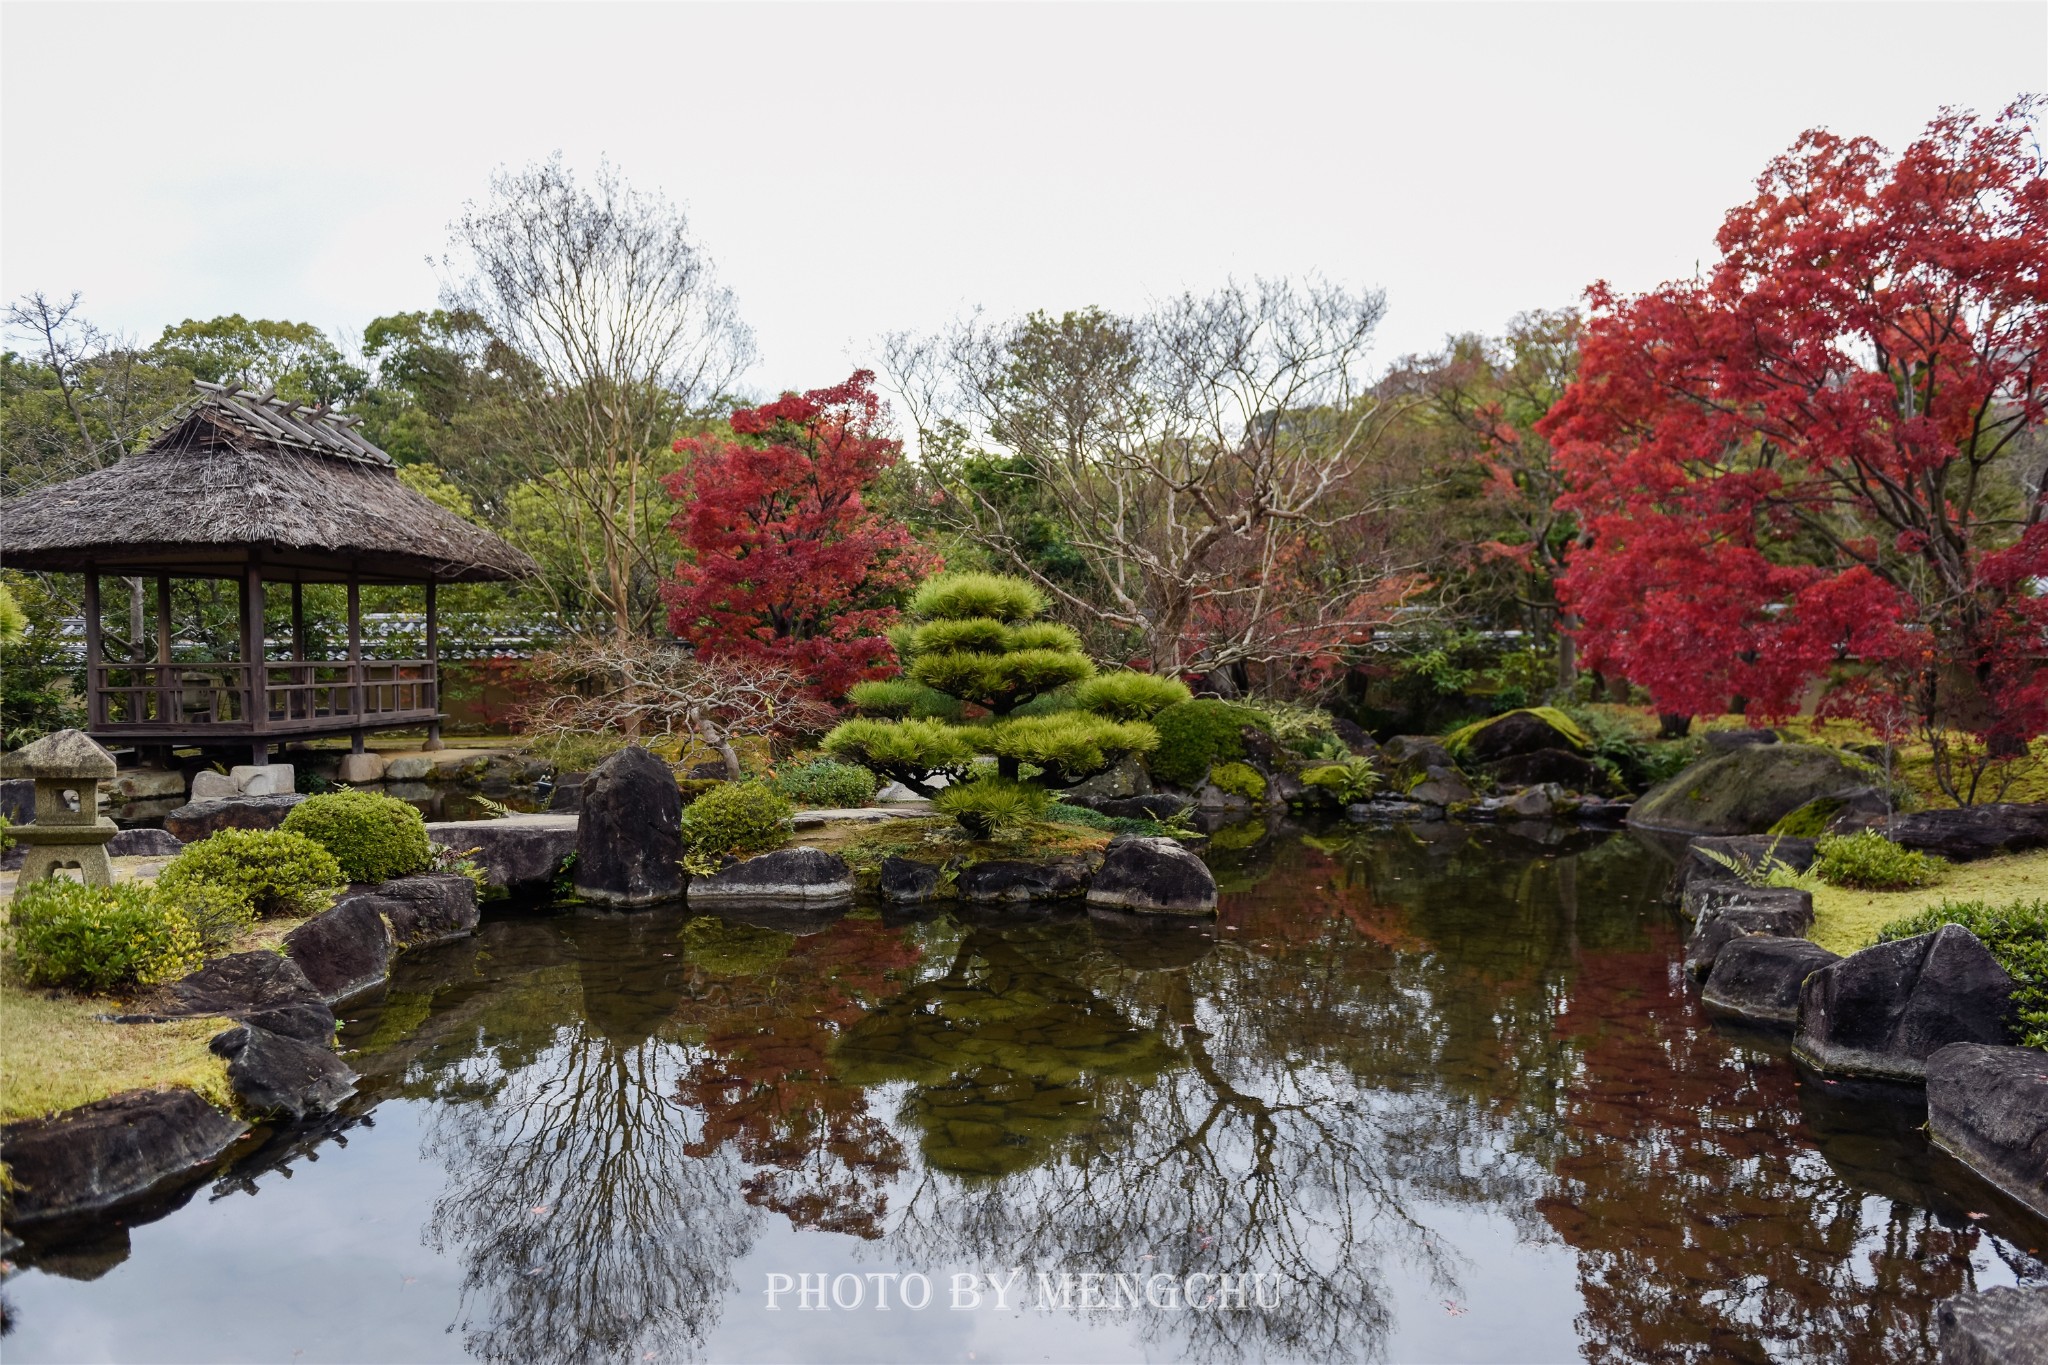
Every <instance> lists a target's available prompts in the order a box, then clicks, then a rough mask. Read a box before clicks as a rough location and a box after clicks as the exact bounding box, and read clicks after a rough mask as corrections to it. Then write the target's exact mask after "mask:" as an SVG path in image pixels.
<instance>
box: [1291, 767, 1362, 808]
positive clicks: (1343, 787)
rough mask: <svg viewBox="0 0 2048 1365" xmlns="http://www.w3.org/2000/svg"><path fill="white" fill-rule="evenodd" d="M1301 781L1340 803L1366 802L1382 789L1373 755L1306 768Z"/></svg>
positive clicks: (1341, 804)
mask: <svg viewBox="0 0 2048 1365" xmlns="http://www.w3.org/2000/svg"><path fill="white" fill-rule="evenodd" d="M1301 780H1302V784H1303V785H1304V786H1309V787H1314V788H1316V789H1317V790H1319V791H1323V792H1327V793H1328V794H1329V796H1330V799H1331V800H1333V801H1335V802H1336V803H1337V804H1338V805H1340V806H1348V805H1350V804H1351V803H1352V802H1354V801H1363V800H1365V799H1366V798H1367V797H1368V796H1371V795H1372V794H1373V793H1374V792H1376V791H1378V790H1379V789H1380V774H1379V769H1377V768H1375V767H1373V766H1372V760H1371V759H1369V758H1347V759H1345V760H1344V761H1343V762H1341V763H1325V764H1322V765H1321V766H1319V767H1314V768H1305V769H1303V770H1302V774H1301Z"/></svg>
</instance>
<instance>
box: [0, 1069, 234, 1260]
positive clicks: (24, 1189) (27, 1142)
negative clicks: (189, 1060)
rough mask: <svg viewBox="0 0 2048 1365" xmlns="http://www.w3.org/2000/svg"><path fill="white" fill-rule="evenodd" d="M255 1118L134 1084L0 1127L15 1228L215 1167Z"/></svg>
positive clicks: (94, 1209)
mask: <svg viewBox="0 0 2048 1365" xmlns="http://www.w3.org/2000/svg"><path fill="white" fill-rule="evenodd" d="M248 1131H249V1125H248V1124H246V1123H243V1122H241V1121H240V1120H239V1119H234V1118H230V1117H229V1116H228V1115H226V1114H223V1113H221V1112H220V1110H218V1109H215V1108H214V1107H213V1106H212V1105H210V1104H208V1103H207V1102H206V1101H205V1100H202V1099H200V1098H199V1096H197V1095H195V1094H193V1093H192V1092H191V1091H190V1090H155V1091H130V1092H129V1093H127V1094H125V1095H115V1096H113V1097H112V1098H111V1099H104V1100H96V1101H94V1102H93V1103H91V1104H86V1105H81V1106H79V1107H78V1108H76V1109H67V1110H65V1111H64V1112H63V1113H61V1114H57V1115H54V1116H53V1117H50V1118H44V1119H27V1120H24V1121H22V1122H20V1123H10V1124H8V1125H6V1126H5V1127H4V1128H0V1161H5V1162H6V1163H7V1172H8V1179H9V1182H10V1183H11V1184H12V1186H13V1192H12V1195H11V1197H10V1200H9V1206H8V1210H7V1221H8V1223H9V1225H10V1226H13V1227H26V1226H28V1225H30V1224H32V1223H42V1222H47V1221H49V1220H51V1219H55V1218H64V1217H68V1216H72V1215H76V1214H83V1213H98V1212H102V1211H104V1210H107V1209H111V1208H114V1207H116V1206H117V1205H120V1204H125V1203H128V1202H129V1201H131V1200H135V1199H139V1198H141V1197H142V1196H144V1195H147V1194H150V1193H152V1192H153V1191H156V1190H158V1189H160V1188H162V1187H164V1186H166V1185H170V1184H173V1183H175V1182H177V1181H178V1180H180V1179H181V1178H184V1177H188V1176H190V1175H191V1174H192V1173H193V1172H195V1171H199V1170H202V1169H204V1168H205V1167H208V1166H211V1165H212V1164H213V1163H214V1162H215V1161H217V1160H219V1159H220V1156H221V1154H222V1153H223V1152H225V1151H227V1149H228V1148H229V1147H230V1146H231V1145H233V1143H234V1142H235V1140H236V1139H237V1138H239V1137H241V1136H242V1134H244V1133H246V1132H248Z"/></svg>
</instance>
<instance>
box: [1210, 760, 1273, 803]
mask: <svg viewBox="0 0 2048 1365" xmlns="http://www.w3.org/2000/svg"><path fill="white" fill-rule="evenodd" d="M1209 781H1210V782H1212V783H1214V784H1215V786H1216V787H1217V789H1218V790H1221V791H1226V792H1229V793H1230V794H1231V795H1232V796H1242V797H1244V798H1245V799H1246V800H1247V801H1252V802H1259V801H1263V800H1265V799H1266V779H1265V778H1263V777H1261V776H1260V775H1259V770H1258V769H1257V768H1254V767H1252V765H1251V764H1249V763H1218V764H1217V765H1216V766H1215V767H1213V768H1211V769H1209Z"/></svg>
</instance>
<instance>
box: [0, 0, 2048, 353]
mask: <svg viewBox="0 0 2048 1365" xmlns="http://www.w3.org/2000/svg"><path fill="white" fill-rule="evenodd" d="M0 40H4V50H0V81H4V84H0V118H4V123H0V191H4V198H0V293H4V294H5V295H6V296H7V297H14V296H16V295H19V294H20V293H22V292H24V291H27V290H31V289H42V290H46V291H51V292H57V293H68V292H69V291H71V290H73V289H77V290H80V291H83V293H84V295H85V311H86V312H87V314H88V315H89V316H91V317H92V318H93V319H95V320H96V321H98V322H99V323H101V325H103V326H110V327H114V328H117V329H120V330H123V331H126V332H129V333H131V334H133V335H135V336H137V337H139V338H141V339H143V340H149V339H153V338H154V337H155V335H156V334H157V332H158V331H159V330H160V329H161V328H162V327H163V326H164V325H165V324H167V323H171V322H175V321H178V320H180V319H182V318H186V317H201V318H204V317H212V316H215V315H217V314H222V313H232V312H239V313H243V314H245V315H248V316H251V317H257V316H261V317H272V318H291V319H296V320H305V321H312V322H316V323H319V324H320V325H322V326H323V327H326V328H328V329H329V330H331V331H335V332H338V333H347V334H352V335H355V336H359V335H360V332H361V328H362V326H363V324H364V323H366V322H367V321H369V320H370V319H371V318H373V317H375V316H377V315H379V314H382V313H390V312H397V311H401V310H406V309H413V308H423V307H430V306H432V304H433V303H434V302H435V298H436V294H437V290H438V286H439V280H438V276H437V273H436V271H435V269H434V268H433V267H432V266H430V265H429V263H428V259H427V258H428V257H429V256H430V255H438V254H439V253H440V252H441V251H443V250H444V249H445V245H446V239H447V230H446V229H447V223H448V221H449V220H450V219H451V218H452V217H453V216H454V215H455V214H456V212H457V211H458V209H459V208H460V206H461V204H462V202H463V201H464V200H465V199H468V198H471V197H475V196H478V195H480V194H482V192H483V191H484V189H485V183H486V178H487V177H488V175H489V173H490V171H491V170H492V168H494V167H496V166H498V165H500V164H504V163H512V164H518V163H523V162H526V161H529V160H533V159H537V158H541V157H544V156H546V155H547V154H548V153H549V152H551V151H553V150H555V149H557V148H559V149H560V150H561V151H562V152H563V153H564V154H565V156H566V157H567V158H568V160H569V162H570V163H571V164H572V165H573V166H576V167H579V168H587V167H590V166H593V165H595V163H596V161H597V159H598V158H599V157H600V156H601V155H609V156H610V157H611V158H612V159H613V161H615V162H616V163H617V164H618V165H619V166H620V168H621V169H622V170H624V171H625V173H626V174H627V176H628V178H629V179H631V180H632V181H633V182H634V183H635V184H639V185H649V186H658V187H660V188H661V189H663V190H665V191H666V192H667V193H668V194H669V195H671V196H672V197H673V198H675V199H676V200H678V201H679V202H681V203H682V204H684V205H685V206H686V207H687V208H688V210H689V212H690V215H691V218H692V221H693V224H694V225H695V227H696V229H697V231H698V233H699V234H700V235H701V237H702V239H703V240H704V242H705V243H706V244H707V245H708V246H709V248H710V249H711V251H712V253H713V255H714V256H715V257H716V259H717V261H718V263H719V265H720V268H721V271H722V273H723V275H724V277H725V278H726V280H727V281H728V282H729V283H730V284H731V285H732V286H733V287H734V289H735V290H736V291H737V293H738V295H739V300H740V305H741V307H742V309H743V311H744V313H745V315H746V317H747V319H748V320H749V321H750V322H751V323H752V324H753V326H754V327H755V329H756V331H757V333H758V336H759V341H760V348H761V352H762V363H761V365H760V366H759V367H758V368H757V369H756V370H755V372H754V373H753V375H752V376H751V380H752V386H753V387H754V388H755V389H756V390H757V391H762V392H769V391H774V390H779V389H783V388H809V387H814V386H818V385H823V384H827V383H831V382H834V381H836V380H837V379H840V378H843V377H844V376H845V374H846V373H847V371H848V370H850V369H851V368H852V366H853V364H854V362H855V361H857V360H860V359H862V358H863V346H862V343H863V342H864V341H865V340H866V339H868V338H871V337H873V336H875V335H877V334H878V333H880V332H882V331H884V330H887V329H890V328H897V327H910V328H921V329H922V328H934V327H937V326H939V325H941V324H943V323H944V322H945V321H946V320H947V319H948V318H950V317H951V316H953V315H954V314H955V313H957V312H959V311H961V310H963V309H965V308H967V307H970V306H972V305H975V304H982V305H986V306H987V307H989V308H991V309H993V310H995V311H997V312H999V313H1008V312H1012V311H1021V310H1024V309H1029V308H1035V307H1043V308H1050V309H1061V308H1069V307H1077V306H1082V305H1086V304H1090V303H1099V304H1102V305H1104V306H1107V307H1112V308H1117V307H1137V306H1141V305H1142V304H1143V303H1144V302H1145V301H1146V300H1147V299H1148V298H1151V297H1155V296H1158V295H1160V294H1163V293H1168V292H1172V291H1177V290H1180V289H1183V288H1194V289H1202V288H1205V287H1207V286H1210V285H1212V284H1215V283H1217V282H1219V281H1221V280H1222V279H1223V278H1225V277H1226V276H1228V275H1230V274H1233V273H1235V274H1237V275H1240V276H1248V275H1252V274H1260V273H1263V274H1282V273H1300V272H1308V271H1320V272H1322V273H1323V274H1325V275H1327V276H1330V277H1332V278H1334V279H1338V280H1342V281H1345V282H1348V283H1354V284H1368V285H1378V286H1381V287H1383V288H1384V289H1385V290H1386V291H1387V296H1388V302H1389V309H1390V311H1389V315H1388V318H1387V322H1386V324H1385V326H1384V328H1383V331H1382V341H1381V345H1380V353H1381V354H1382V356H1383V357H1386V358H1391V357H1392V356H1394V355H1395V354H1398V353H1400V352H1403V351H1410V350H1419V349H1426V348H1429V347H1431V346H1434V345H1435V344H1437V343H1438V342H1439V341H1440V339H1441V338H1442V337H1443V335H1444V334H1445V333H1447V332H1453V331H1463V330H1472V329H1487V330H1497V329H1498V328H1499V327H1500V326H1501V325H1502V324H1503V323H1504V322H1505V321H1506V320H1507V319H1508V317H1510V316H1511V315H1512V314H1514V313H1515V312H1517V311H1519V310H1521V309H1525V308H1532V307H1543V306H1556V305H1561V304H1568V303H1571V302H1573V301H1574V300H1575V299H1576V298H1577V297H1578V295H1579V293H1580V291H1581V290H1582V289H1583V288H1584V287H1585V286H1586V284H1587V283H1588V282H1590V281H1592V280H1594V279H1596V278H1602V277H1604V278H1607V279H1610V280H1613V281H1614V282H1615V283H1617V284H1618V285H1621V286H1623V287H1625V288H1644V287H1648V286H1650V285H1653V284H1655V283H1657V282H1659V281H1661V280H1664V279H1667V278H1672V277H1675V276H1681V275H1687V274H1690V273H1691V272H1692V269H1693V267H1694V263H1695V262H1696V261H1698V260H1700V259H1702V258H1704V257H1706V256H1708V255H1709V254H1710V252H1711V246H1712V236H1713V232H1714V229H1715V227H1716V226H1717V224H1718V222H1719V220H1720V216H1721V214H1722V212H1723V211H1725V210H1726V209H1727V208H1728V207H1729V206H1730V205H1732V204H1734V203H1735V202H1737V201H1738V200H1739V199H1741V198H1743V197H1744V196H1745V195H1746V193H1747V192H1748V190H1749V188H1750V186H1751V184H1752V182H1753V181H1754V179H1755V176H1756V174H1757V173H1758V171H1759V170H1761V169H1762V167H1763V164H1764V163H1765V161H1766V160H1767V159H1768V158H1769V157H1770V156H1771V155H1773V154H1774V153H1776V152H1778V151H1780V150H1782V149H1783V148H1784V147H1785V146H1786V145H1787V144H1789V143H1790V142H1791V141H1792V140H1793V139H1794V138H1795V137H1796V136H1797V135H1798V134H1799V132H1800V131H1801V130H1802V129H1804V128H1807V127H1809V126H1812V125H1815V124H1826V125H1828V126H1830V127H1832V128H1834V129H1836V130H1838V131H1842V132H1853V133H1868V134H1870V135H1872V136H1875V137H1877V138H1878V139H1879V140H1880V141H1883V142H1885V143H1886V144H1887V145H1890V146H1894V147H1896V146H1898V145H1900V144H1902V143H1903V142H1904V141H1906V140H1907V139H1908V138H1909V137H1910V136H1911V135H1912V133H1913V132H1915V131H1916V130H1917V129H1918V128H1920V127H1921V126H1922V125H1923V124H1924V123H1925V122H1926V121H1927V119H1928V118H1929V117H1930V116H1931V115H1932V114H1933V113H1934V112H1935V110H1936V109H1937V108H1938V107H1939V106H1941V105H1942V104H1956V105H1962V106H1966V107H1971V108H1975V109H1977V110H1980V111H1983V112H1986V113H1989V112H1993V111H1995V110H1996V109H1997V108H1999V107H2001V106H2002V105H2004V104H2005V103H2006V102H2008V101H2010V100H2011V99H2012V98H2013V97H2014V96H2015V95H2017V94H2019V93H2021V92H2022V91H2042V90H2048V5H2044V4H2042V3H2039V0H2034V2H2033V3H2022V4H1990V5H1969V4H1942V5H1859V4H1846V3H1842V4H1825V5H1813V6H1797V5H1786V4H1779V5H1769V6H1750V5H1742V4H1713V5H1679V4H1648V3H1644V4H1619V3H1610V4H1580V5H1547V4H1514V5H1482V4H1433V5H1395V6H1378V5H1358V6H1352V5H1337V4H1316V5H1300V6H1294V5H1288V6H1282V5H1273V4H1268V5H1242V6H1194V5H1174V4H1144V5H1121V6H1107V5H1081V4H1070V5H1051V4H1042V5H1023V6H1011V5H993V4H990V5H967V4H958V5H946V6H941V5H899V6H867V5H858V4H835V5H827V6H808V5H795V4H754V5H742V6H716V5H703V6H697V5H665V4H630V5H599V4H582V5H531V6H527V5H501V4H484V3H472V4H454V5H441V6H436V5H426V4H407V5H396V4H361V3H359V4H273V5H268V6H261V7H258V6H213V5H185V4H170V3H164V4H151V5H145V6H138V7H129V6H123V5H113V4H81V3H74V4H60V5H52V4H27V3H8V4H6V5H5V6H4V9H0Z"/></svg>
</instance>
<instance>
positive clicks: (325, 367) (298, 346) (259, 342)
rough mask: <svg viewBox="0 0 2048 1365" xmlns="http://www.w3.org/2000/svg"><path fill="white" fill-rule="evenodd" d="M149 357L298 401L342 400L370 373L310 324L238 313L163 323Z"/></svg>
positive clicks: (365, 381)
mask: <svg viewBox="0 0 2048 1365" xmlns="http://www.w3.org/2000/svg"><path fill="white" fill-rule="evenodd" d="M149 357H150V359H151V360H153V361H154V362H156V363H157V364H159V365H164V366H170V367H173V368H176V369H181V370H184V371H186V372H187V373H189V374H190V375H191V376H192V377H193V378H195V379H203V380H205V381H206V382H207V383H209V384H226V383H229V382H233V383H235V384H239V385H241V386H242V387H244V388H256V389H261V388H274V389H276V390H277V392H278V393H279V394H281V395H283V396H284V397H286V398H290V399H294V400H296V401H298V402H301V403H318V404H326V405H329V406H336V405H340V404H345V403H347V402H348V401H349V400H351V399H353V398H356V397H358V396H360V395H361V393H362V392H363V390H364V389H365V388H366V387H368V385H369V382H370V376H369V372H368V371H366V370H364V369H363V368H362V367H361V366H360V365H357V364H355V363H354V362H352V361H350V360H349V358H348V357H347V356H345V355H343V354H342V352H341V348H340V347H338V346H336V345H335V344H334V341H333V340H332V339H331V338H330V337H329V336H328V335H327V334H326V333H325V332H323V331H321V330H320V329H319V328H318V327H315V326H314V325H313V324H312V323H310V322H273V321H270V320H268V319H265V318H257V319H255V320H254V321H251V320H250V319H248V318H245V317H243V316H242V315H241V314H240V313H230V314H228V315H226V316H224V317H217V318H209V319H207V320H206V321H204V322H201V321H197V320H195V319H192V318H187V319H185V321H183V322H181V323H179V324H178V325H177V326H175V327H166V328H164V334H163V335H162V336H160V337H158V338H157V341H156V344H155V345H154V346H151V347H150V348H149Z"/></svg>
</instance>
